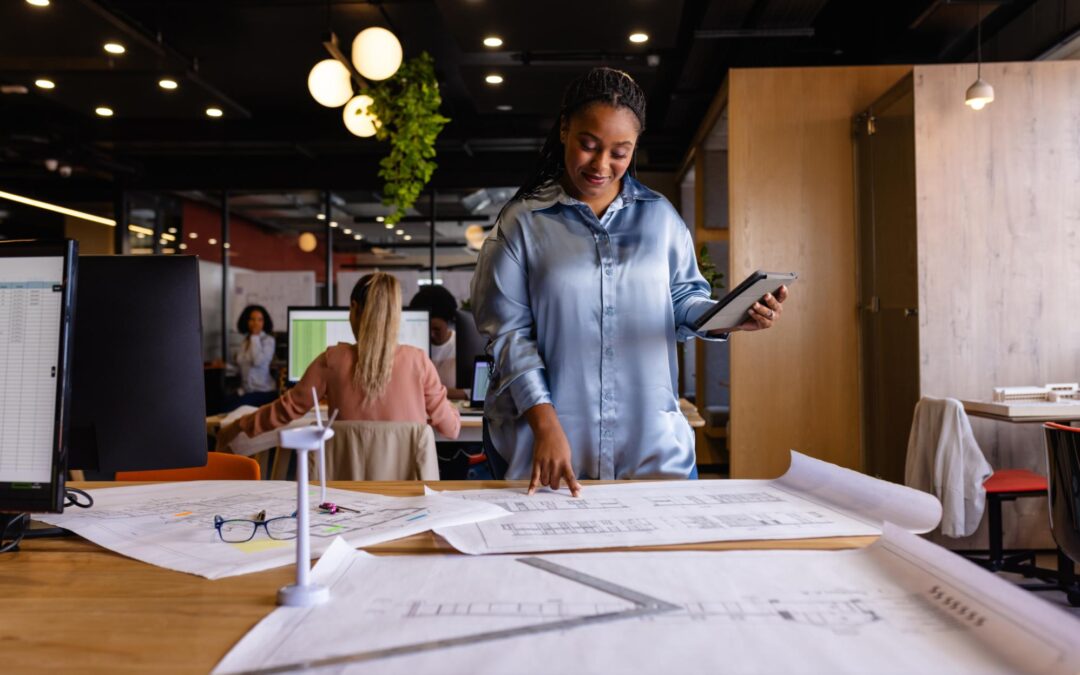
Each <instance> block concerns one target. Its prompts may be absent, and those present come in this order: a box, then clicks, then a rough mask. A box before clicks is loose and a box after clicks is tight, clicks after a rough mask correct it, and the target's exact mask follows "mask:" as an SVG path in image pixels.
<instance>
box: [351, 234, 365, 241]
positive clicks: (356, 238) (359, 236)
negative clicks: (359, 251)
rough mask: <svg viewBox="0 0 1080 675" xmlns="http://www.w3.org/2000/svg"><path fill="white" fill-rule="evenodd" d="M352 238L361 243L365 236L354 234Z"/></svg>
mask: <svg viewBox="0 0 1080 675" xmlns="http://www.w3.org/2000/svg"><path fill="white" fill-rule="evenodd" d="M352 238H353V239H355V240H356V241H360V240H361V239H363V238H364V235H362V234H354V235H353V237H352Z"/></svg>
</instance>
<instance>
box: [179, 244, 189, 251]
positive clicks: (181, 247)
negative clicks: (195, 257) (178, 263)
mask: <svg viewBox="0 0 1080 675" xmlns="http://www.w3.org/2000/svg"><path fill="white" fill-rule="evenodd" d="M178 248H179V249H180V250H181V251H184V250H187V244H185V243H184V242H180V246H179V247H178Z"/></svg>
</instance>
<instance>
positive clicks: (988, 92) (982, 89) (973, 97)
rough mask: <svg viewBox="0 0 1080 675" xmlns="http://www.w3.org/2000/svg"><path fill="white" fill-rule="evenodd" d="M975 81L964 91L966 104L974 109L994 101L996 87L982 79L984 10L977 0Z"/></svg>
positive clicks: (980, 108) (981, 107) (979, 108)
mask: <svg viewBox="0 0 1080 675" xmlns="http://www.w3.org/2000/svg"><path fill="white" fill-rule="evenodd" d="M975 21H976V24H975V63H976V66H975V82H973V83H972V85H971V86H970V87H968V89H967V91H966V92H964V105H966V106H969V107H970V108H971V109H972V110H982V109H983V108H985V107H986V104H987V103H992V102H993V101H994V88H993V87H991V86H990V85H989V84H987V83H986V82H983V79H982V10H981V9H980V8H979V1H978V0H975Z"/></svg>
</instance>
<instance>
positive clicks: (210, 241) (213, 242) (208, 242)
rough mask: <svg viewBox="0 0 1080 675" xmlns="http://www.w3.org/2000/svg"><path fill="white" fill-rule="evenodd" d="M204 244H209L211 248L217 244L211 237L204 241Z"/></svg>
mask: <svg viewBox="0 0 1080 675" xmlns="http://www.w3.org/2000/svg"><path fill="white" fill-rule="evenodd" d="M206 243H207V244H210V245H211V246H214V245H215V244H217V239H214V238H213V237H211V238H209V239H207V240H206Z"/></svg>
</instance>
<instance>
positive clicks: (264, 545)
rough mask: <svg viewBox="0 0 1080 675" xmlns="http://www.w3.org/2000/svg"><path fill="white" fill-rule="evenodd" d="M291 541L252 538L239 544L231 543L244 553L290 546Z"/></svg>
mask: <svg viewBox="0 0 1080 675" xmlns="http://www.w3.org/2000/svg"><path fill="white" fill-rule="evenodd" d="M291 545H292V542H289V541H278V540H277V539H252V540H251V541H245V542H242V543H239V544H233V546H234V547H235V548H237V549H239V550H241V551H243V552H244V553H258V552H260V551H269V550H271V549H275V548H282V547H284V546H291Z"/></svg>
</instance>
